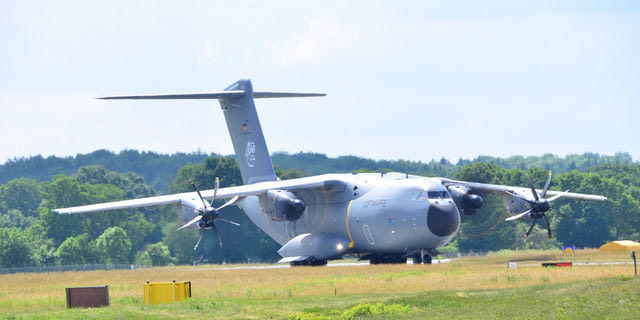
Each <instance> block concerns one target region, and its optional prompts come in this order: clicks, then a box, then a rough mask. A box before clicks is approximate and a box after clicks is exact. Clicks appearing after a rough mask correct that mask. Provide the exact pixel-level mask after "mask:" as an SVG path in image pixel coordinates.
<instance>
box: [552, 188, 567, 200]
mask: <svg viewBox="0 0 640 320" xmlns="http://www.w3.org/2000/svg"><path fill="white" fill-rule="evenodd" d="M567 193H569V190H567V191H565V192H563V193H560V194H556V195H555V196H553V197H551V198H549V199H547V201H549V202H551V201H553V200H555V199H558V198H560V197H563V196H564V195H565V194H567Z"/></svg>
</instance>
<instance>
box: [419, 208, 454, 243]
mask: <svg viewBox="0 0 640 320" xmlns="http://www.w3.org/2000/svg"><path fill="white" fill-rule="evenodd" d="M459 225H460V214H459V213H458V209H457V208H456V206H454V205H453V204H451V203H446V204H443V203H431V205H430V206H429V212H428V213H427V227H429V230H430V231H431V233H433V234H435V235H436V236H439V237H447V236H450V235H452V234H453V233H454V232H456V230H458V226H459Z"/></svg>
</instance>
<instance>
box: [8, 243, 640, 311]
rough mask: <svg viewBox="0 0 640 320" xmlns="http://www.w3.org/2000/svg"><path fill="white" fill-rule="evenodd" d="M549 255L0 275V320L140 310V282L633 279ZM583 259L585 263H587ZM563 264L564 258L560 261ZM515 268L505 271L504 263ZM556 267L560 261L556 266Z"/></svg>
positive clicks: (277, 286) (373, 286)
mask: <svg viewBox="0 0 640 320" xmlns="http://www.w3.org/2000/svg"><path fill="white" fill-rule="evenodd" d="M553 254H554V253H549V252H528V253H527V252H521V253H512V254H510V255H509V254H507V253H496V254H492V255H489V256H486V257H466V258H462V259H459V260H453V261H451V262H449V263H442V264H433V265H373V266H372V265H366V266H337V267H296V268H282V269H257V270H256V269H232V270H229V269H228V268H229V267H233V266H229V265H226V266H224V268H222V266H217V265H209V266H198V267H162V268H152V269H140V270H129V271H122V270H119V271H88V272H62V273H41V274H13V275H1V276H0V314H2V315H7V314H23V313H26V314H29V313H30V312H32V311H33V310H37V311H39V312H48V311H56V310H57V311H59V310H61V309H64V308H65V307H66V304H65V288H66V287H80V286H97V285H108V286H109V295H110V298H111V305H112V306H118V305H120V306H127V305H142V296H143V290H142V286H143V284H144V283H145V282H146V281H151V282H156V281H172V280H177V281H191V282H192V295H193V297H197V298H198V299H204V300H211V301H225V300H233V299H251V300H263V301H268V300H272V299H276V300H277V299H289V298H295V299H298V298H302V299H305V298H319V299H323V298H327V297H333V296H336V295H337V296H340V295H342V296H362V295H365V296H366V295H389V296H394V295H402V294H411V293H418V292H424V291H435V290H460V291H461V292H462V291H468V290H477V289H505V288H518V287H525V286H534V285H544V284H557V283H568V282H574V281H580V280H593V279H601V278H609V277H619V276H633V265H629V264H596V263H595V262H596V261H603V260H606V259H609V260H611V261H618V262H628V261H630V258H627V257H628V253H618V254H599V253H598V252H596V251H590V252H585V253H583V255H580V252H579V253H578V254H577V255H575V256H572V258H571V260H572V261H574V262H589V263H588V264H587V265H581V266H574V267H568V268H542V267H541V265H540V263H541V262H543V261H548V260H549V259H554V258H556V257H553ZM587 256H588V260H587ZM561 258H563V259H564V260H563V261H567V260H570V259H569V258H568V257H567V256H564V257H561ZM514 260H515V261H518V262H517V263H518V268H517V269H515V270H513V269H508V268H507V262H508V261H514ZM555 260H557V261H560V260H559V259H555Z"/></svg>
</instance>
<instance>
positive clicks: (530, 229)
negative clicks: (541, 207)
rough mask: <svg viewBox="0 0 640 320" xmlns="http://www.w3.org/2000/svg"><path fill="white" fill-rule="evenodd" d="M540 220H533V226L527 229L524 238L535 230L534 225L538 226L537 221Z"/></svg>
mask: <svg viewBox="0 0 640 320" xmlns="http://www.w3.org/2000/svg"><path fill="white" fill-rule="evenodd" d="M537 221H538V219H533V221H532V222H531V226H530V227H529V231H527V233H526V234H525V235H524V238H525V239H526V238H527V237H528V236H529V234H530V233H531V231H533V227H535V226H536V222H537Z"/></svg>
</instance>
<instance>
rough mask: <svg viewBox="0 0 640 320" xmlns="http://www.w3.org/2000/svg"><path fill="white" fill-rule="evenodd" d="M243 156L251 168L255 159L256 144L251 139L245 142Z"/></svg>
mask: <svg viewBox="0 0 640 320" xmlns="http://www.w3.org/2000/svg"><path fill="white" fill-rule="evenodd" d="M244 156H245V157H246V158H247V165H248V166H249V167H251V168H253V165H254V163H255V161H256V144H255V143H254V142H253V141H249V142H247V149H246V150H245V151H244Z"/></svg>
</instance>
